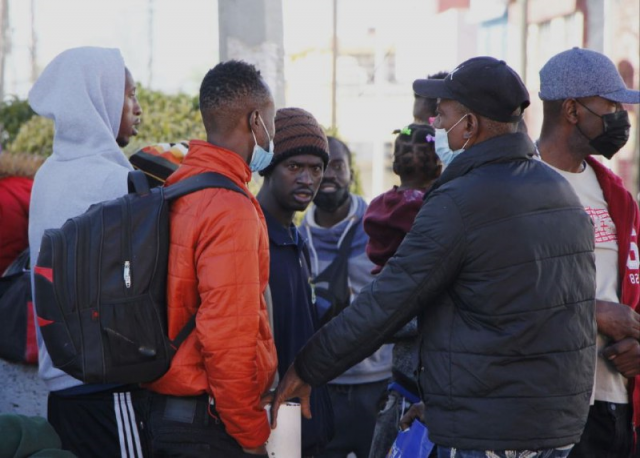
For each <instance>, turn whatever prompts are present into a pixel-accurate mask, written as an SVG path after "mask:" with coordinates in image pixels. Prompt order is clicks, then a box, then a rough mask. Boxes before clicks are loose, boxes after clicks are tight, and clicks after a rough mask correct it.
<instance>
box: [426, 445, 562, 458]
mask: <svg viewBox="0 0 640 458" xmlns="http://www.w3.org/2000/svg"><path fill="white" fill-rule="evenodd" d="M568 455H569V450H557V449H548V450H490V451H489V450H487V451H485V450H460V449H455V448H451V447H438V458H567V456H568Z"/></svg>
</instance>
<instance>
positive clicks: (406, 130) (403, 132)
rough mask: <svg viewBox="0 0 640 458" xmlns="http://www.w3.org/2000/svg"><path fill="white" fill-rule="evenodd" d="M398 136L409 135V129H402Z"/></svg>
mask: <svg viewBox="0 0 640 458" xmlns="http://www.w3.org/2000/svg"><path fill="white" fill-rule="evenodd" d="M400 135H409V136H410V135H411V128H410V127H409V126H407V127H404V128H402V129H401V130H400Z"/></svg>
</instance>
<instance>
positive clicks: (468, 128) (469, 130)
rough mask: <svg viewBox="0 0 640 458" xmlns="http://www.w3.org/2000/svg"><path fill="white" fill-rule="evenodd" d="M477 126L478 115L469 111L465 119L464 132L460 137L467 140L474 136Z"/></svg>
mask: <svg viewBox="0 0 640 458" xmlns="http://www.w3.org/2000/svg"><path fill="white" fill-rule="evenodd" d="M478 127H479V120H478V117H477V116H476V115H474V114H473V113H469V114H468V115H467V119H466V121H465V126H464V134H462V138H464V139H465V140H467V139H469V138H471V137H473V136H475V135H476V134H477V133H478Z"/></svg>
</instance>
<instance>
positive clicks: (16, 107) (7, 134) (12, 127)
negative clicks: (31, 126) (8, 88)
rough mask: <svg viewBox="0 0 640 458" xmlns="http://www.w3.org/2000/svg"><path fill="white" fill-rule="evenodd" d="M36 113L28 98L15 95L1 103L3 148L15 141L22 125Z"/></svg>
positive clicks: (1, 139)
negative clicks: (23, 98) (24, 98)
mask: <svg viewBox="0 0 640 458" xmlns="http://www.w3.org/2000/svg"><path fill="white" fill-rule="evenodd" d="M34 114H35V113H34V112H33V110H32V109H31V107H30V106H29V103H28V102H27V101H26V100H20V99H19V98H17V97H13V98H11V99H10V100H7V101H4V102H2V103H0V142H1V143H2V149H6V148H7V146H8V145H9V144H10V143H11V142H13V140H14V139H15V138H16V136H17V135H18V131H19V130H20V126H22V125H23V124H24V123H25V122H27V121H28V120H29V119H31V117H32V116H33V115H34Z"/></svg>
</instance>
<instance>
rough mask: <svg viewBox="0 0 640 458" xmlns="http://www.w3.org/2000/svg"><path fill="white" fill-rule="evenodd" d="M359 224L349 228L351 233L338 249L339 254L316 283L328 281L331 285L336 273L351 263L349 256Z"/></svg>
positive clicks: (316, 279)
mask: <svg viewBox="0 0 640 458" xmlns="http://www.w3.org/2000/svg"><path fill="white" fill-rule="evenodd" d="M357 226H358V224H357V223H356V224H354V225H353V226H351V227H350V228H349V231H348V232H347V233H346V234H345V236H344V238H343V239H342V243H340V247H339V248H338V253H337V254H336V257H335V258H333V261H331V264H329V265H328V266H327V267H326V268H325V269H324V270H323V271H322V272H320V273H319V274H318V275H317V276H316V278H315V282H317V283H319V282H323V281H328V282H329V283H331V282H332V281H333V279H334V278H333V277H334V276H335V272H337V271H339V270H340V268H341V267H342V266H343V265H346V264H347V263H348V262H349V256H350V255H351V245H352V244H353V238H354V237H355V235H356V231H357V230H358V227H357Z"/></svg>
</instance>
